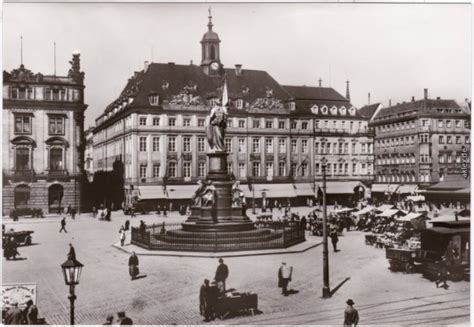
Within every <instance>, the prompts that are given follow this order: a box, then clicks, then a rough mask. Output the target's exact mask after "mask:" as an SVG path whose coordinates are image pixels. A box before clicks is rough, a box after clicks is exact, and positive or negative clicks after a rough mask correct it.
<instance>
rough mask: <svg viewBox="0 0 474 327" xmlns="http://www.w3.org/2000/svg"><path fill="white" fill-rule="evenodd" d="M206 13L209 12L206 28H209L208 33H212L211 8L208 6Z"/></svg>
mask: <svg viewBox="0 0 474 327" xmlns="http://www.w3.org/2000/svg"><path fill="white" fill-rule="evenodd" d="M208 12H209V23H207V27H208V28H209V31H212V26H214V25H213V24H212V12H211V6H209V9H208Z"/></svg>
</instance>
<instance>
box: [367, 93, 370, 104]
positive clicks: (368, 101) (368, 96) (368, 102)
mask: <svg viewBox="0 0 474 327" xmlns="http://www.w3.org/2000/svg"><path fill="white" fill-rule="evenodd" d="M367 104H370V92H369V94H367Z"/></svg>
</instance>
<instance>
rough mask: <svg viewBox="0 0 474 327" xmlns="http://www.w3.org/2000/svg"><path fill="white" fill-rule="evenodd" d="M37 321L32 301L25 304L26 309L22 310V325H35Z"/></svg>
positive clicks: (36, 310)
mask: <svg viewBox="0 0 474 327" xmlns="http://www.w3.org/2000/svg"><path fill="white" fill-rule="evenodd" d="M37 321H38V308H37V307H36V305H35V304H34V303H33V300H28V302H26V308H25V309H24V310H23V323H24V324H25V325H36V324H37Z"/></svg>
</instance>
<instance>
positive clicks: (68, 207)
mask: <svg viewBox="0 0 474 327" xmlns="http://www.w3.org/2000/svg"><path fill="white" fill-rule="evenodd" d="M71 209H72V206H71V205H68V206H67V211H66V215H70V214H71Z"/></svg>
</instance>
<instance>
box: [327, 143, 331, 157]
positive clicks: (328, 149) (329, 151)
mask: <svg viewBox="0 0 474 327" xmlns="http://www.w3.org/2000/svg"><path fill="white" fill-rule="evenodd" d="M330 153H331V143H329V142H328V143H326V154H330Z"/></svg>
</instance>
